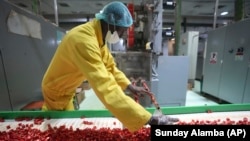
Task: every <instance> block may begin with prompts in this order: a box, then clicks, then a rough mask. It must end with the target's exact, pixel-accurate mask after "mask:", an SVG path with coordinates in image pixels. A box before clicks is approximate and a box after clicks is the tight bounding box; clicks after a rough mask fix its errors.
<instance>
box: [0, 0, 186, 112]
mask: <svg viewBox="0 0 250 141" xmlns="http://www.w3.org/2000/svg"><path fill="white" fill-rule="evenodd" d="M144 6H145V8H143V11H140V10H139V11H138V9H137V10H136V9H135V8H134V7H133V5H132V4H129V5H128V8H129V10H130V12H132V15H136V16H134V18H135V19H136V20H135V21H136V23H135V24H134V25H133V27H131V28H129V30H128V32H127V36H126V37H127V39H126V40H125V41H123V43H122V45H126V46H127V49H125V48H124V46H120V45H119V44H117V45H112V46H111V48H110V49H111V51H112V54H113V56H114V58H115V60H116V62H117V66H118V68H120V69H121V70H122V71H123V72H124V73H125V74H126V75H127V77H128V78H129V77H134V78H137V77H141V78H143V79H145V80H146V82H147V85H148V86H149V87H150V90H151V91H152V92H153V93H154V94H155V95H156V99H157V101H159V105H160V106H175V105H178V106H180V105H185V100H186V86H187V75H188V74H187V72H188V65H187V64H188V58H187V57H185V56H168V55H167V52H166V51H165V49H164V47H163V43H162V9H163V1H162V0H157V1H154V0H151V1H147V3H146V2H145V3H144ZM0 8H1V9H4V12H2V13H1V14H0V19H7V21H6V20H1V21H0V25H1V27H2V28H3V30H2V31H3V32H2V31H1V32H0V36H1V44H0V49H1V50H0V51H1V52H0V56H1V57H0V78H1V79H0V84H1V85H0V90H1V92H2V93H1V97H2V98H1V102H0V110H20V109H21V108H22V107H23V106H24V105H26V104H27V103H29V102H33V101H39V100H42V92H41V80H42V77H43V74H44V72H45V71H46V69H47V67H48V65H49V62H50V60H51V58H52V56H53V54H54V52H55V50H56V47H57V45H58V43H59V42H60V40H61V38H62V37H63V35H64V34H65V31H64V30H63V29H61V28H59V27H57V26H55V25H54V24H52V23H50V22H48V21H45V20H44V19H43V18H40V17H38V16H37V15H34V14H32V13H29V12H27V11H24V10H23V9H20V8H18V7H16V6H14V5H12V4H9V3H8V2H7V1H1V3H0ZM133 12H134V14H133ZM135 12H136V14H135ZM145 13H146V14H145ZM19 19H22V20H21V21H20V20H19ZM16 25H18V26H16ZM149 42H150V43H151V45H150V46H147V48H146V44H147V43H149ZM117 46H120V47H121V48H117ZM115 49H116V50H115ZM141 104H142V105H143V106H145V107H151V104H152V103H151V100H150V98H149V97H147V98H144V99H141Z"/></svg>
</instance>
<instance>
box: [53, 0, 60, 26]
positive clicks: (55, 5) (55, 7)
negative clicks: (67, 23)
mask: <svg viewBox="0 0 250 141" xmlns="http://www.w3.org/2000/svg"><path fill="white" fill-rule="evenodd" d="M54 10H55V21H56V25H58V26H59V22H58V9H57V0H54Z"/></svg>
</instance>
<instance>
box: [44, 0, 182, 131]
mask: <svg viewBox="0 0 250 141" xmlns="http://www.w3.org/2000/svg"><path fill="white" fill-rule="evenodd" d="M132 24H133V19H132V16H131V14H130V12H129V11H128V9H127V7H126V6H125V4H124V3H121V2H118V1H113V2H111V3H109V4H107V5H106V6H104V8H103V9H102V11H101V12H100V13H97V14H96V15H95V18H94V19H92V20H91V21H89V22H87V23H85V24H81V25H79V26H76V27H74V28H72V29H71V30H70V31H69V32H67V34H66V35H65V36H64V37H63V39H62V41H61V43H60V44H59V46H58V48H57V50H56V52H55V54H54V56H53V58H52V60H51V62H50V64H49V66H48V69H47V71H46V72H45V75H44V77H43V80H42V92H43V97H44V105H43V108H42V109H43V110H44V111H46V110H59V111H63V110H74V106H73V102H72V100H73V97H74V94H75V90H76V88H77V87H78V86H80V85H81V83H82V82H83V81H86V80H87V81H88V82H89V84H90V86H91V87H92V89H93V91H94V92H95V94H96V95H97V97H98V98H99V99H100V101H101V102H102V103H103V104H104V105H105V107H106V108H107V109H108V110H109V111H110V112H111V113H112V114H113V115H114V116H115V117H116V118H117V119H118V120H119V121H121V123H122V124H123V125H124V126H125V127H127V128H128V129H129V130H130V131H136V130H138V129H140V128H141V127H143V126H144V125H145V124H172V123H173V122H176V121H177V120H178V119H176V118H170V117H167V116H162V117H157V116H152V114H151V113H150V112H148V111H147V110H146V109H145V108H144V107H142V106H141V105H140V104H138V103H136V102H135V101H134V100H133V99H132V98H131V97H130V96H128V95H126V94H125V93H124V91H125V90H126V89H128V90H130V91H131V92H133V93H138V94H140V93H141V92H143V91H144V92H145V89H143V88H142V87H136V86H133V85H131V82H130V81H129V79H128V78H127V77H126V76H125V74H124V73H123V72H122V71H120V70H119V69H118V68H117V67H116V64H115V61H114V58H113V57H112V55H111V52H110V51H109V49H108V47H107V44H108V43H116V42H118V41H119V39H120V37H122V35H123V33H124V32H126V31H127V29H128V28H129V27H130V26H131V25H132Z"/></svg>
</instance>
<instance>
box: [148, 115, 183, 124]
mask: <svg viewBox="0 0 250 141" xmlns="http://www.w3.org/2000/svg"><path fill="white" fill-rule="evenodd" d="M178 121H179V119H178V118H173V117H169V116H167V115H161V116H152V117H151V119H150V120H149V122H148V124H149V125H173V124H174V123H176V122H178Z"/></svg>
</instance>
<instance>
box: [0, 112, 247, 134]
mask: <svg viewBox="0 0 250 141" xmlns="http://www.w3.org/2000/svg"><path fill="white" fill-rule="evenodd" d="M169 116H172V117H178V118H179V119H180V121H182V122H187V123H188V122H191V121H196V120H199V121H201V120H204V121H214V120H216V121H220V122H223V121H226V120H228V119H230V120H233V121H239V120H243V118H248V119H249V120H250V111H237V112H234V111H233V112H213V113H194V114H177V115H169ZM20 123H22V124H34V120H30V121H15V120H14V119H12V120H6V121H5V122H2V123H0V131H5V130H6V127H7V126H10V127H11V129H15V128H16V127H17V126H18V124H20ZM48 125H51V126H52V127H60V126H66V127H67V128H70V127H72V128H73V129H74V130H75V129H77V128H78V129H85V128H94V127H95V128H96V129H100V128H110V129H113V128H123V125H122V124H121V122H120V121H119V120H117V119H116V118H113V117H97V118H61V119H44V122H42V124H41V125H34V126H33V127H34V128H37V129H39V130H41V131H44V130H46V129H47V128H48Z"/></svg>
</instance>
